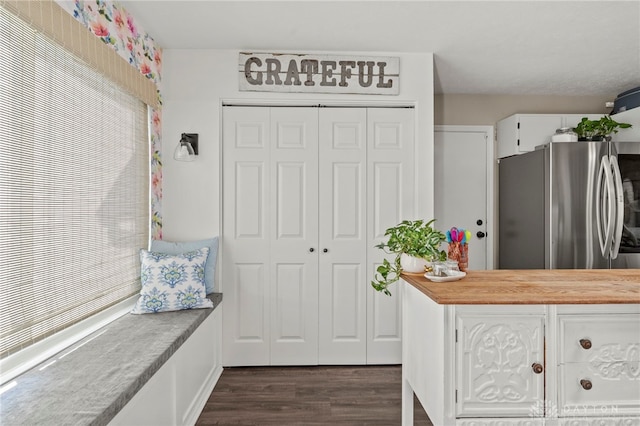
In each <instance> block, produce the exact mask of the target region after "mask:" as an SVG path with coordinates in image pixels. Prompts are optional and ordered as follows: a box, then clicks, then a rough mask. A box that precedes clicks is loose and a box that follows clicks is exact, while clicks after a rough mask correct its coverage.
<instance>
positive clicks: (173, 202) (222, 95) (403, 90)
mask: <svg viewBox="0 0 640 426" xmlns="http://www.w3.org/2000/svg"><path fill="white" fill-rule="evenodd" d="M238 53H239V51H236V50H165V51H164V53H163V89H164V90H163V113H162V141H163V147H162V162H163V168H162V170H163V172H162V174H163V184H162V187H163V200H162V207H161V209H162V215H163V238H164V239H165V240H176V241H177V240H183V241H187V240H193V239H201V238H206V237H211V236H214V235H218V234H219V232H220V229H221V217H220V212H221V205H220V203H221V193H220V188H221V185H220V176H221V173H220V172H221V163H220V161H221V149H220V145H221V144H220V135H221V127H220V123H221V115H222V102H226V103H229V102H233V101H242V102H256V103H264V104H268V103H270V102H273V103H279V104H282V103H286V102H289V101H290V102H291V103H292V104H295V103H304V102H307V103H309V102H311V101H319V102H323V103H335V104H341V103H353V104H358V105H394V104H395V105H397V104H402V105H414V106H415V114H416V132H415V135H416V142H417V143H416V146H417V148H416V165H417V170H419V173H420V176H419V181H420V182H422V184H421V185H419V187H418V188H417V189H416V193H417V196H416V199H417V200H418V208H417V212H418V215H419V216H421V217H423V218H431V217H433V55H432V54H431V53H420V54H414V53H398V52H394V53H390V52H366V53H363V52H360V53H358V52H330V53H335V54H340V55H345V54H346V55H368V56H397V57H400V74H401V75H400V94H399V95H398V96H385V95H336V94H301V93H289V94H286V93H259V92H240V91H238V75H237V70H238ZM298 53H323V52H298ZM181 133H198V134H199V144H200V145H199V151H200V152H199V156H198V159H197V160H196V161H195V162H192V163H180V162H177V161H175V160H173V150H174V149H175V147H176V145H177V143H178V140H179V139H180V134H181ZM418 194H419V196H418Z"/></svg>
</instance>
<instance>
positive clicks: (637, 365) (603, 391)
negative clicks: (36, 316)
mask: <svg viewBox="0 0 640 426" xmlns="http://www.w3.org/2000/svg"><path fill="white" fill-rule="evenodd" d="M558 373H559V384H558V386H559V387H558V397H559V407H558V408H559V415H560V416H562V417H583V416H584V417H586V416H589V417H592V416H595V417H597V416H621V415H625V414H634V415H637V414H640V362H638V361H633V362H631V361H627V362H625V361H615V360H613V358H608V359H602V360H599V361H598V362H580V363H568V364H564V365H560V366H559V369H558Z"/></svg>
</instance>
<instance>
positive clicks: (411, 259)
mask: <svg viewBox="0 0 640 426" xmlns="http://www.w3.org/2000/svg"><path fill="white" fill-rule="evenodd" d="M434 222H435V219H432V220H430V221H429V222H424V221H423V220H414V221H409V220H404V221H402V222H400V223H399V224H398V225H396V226H393V227H391V228H389V229H387V230H386V231H385V233H384V235H385V237H388V240H387V242H382V243H380V244H378V245H376V248H379V249H381V250H384V251H385V252H386V253H389V254H392V253H393V254H395V255H396V257H395V259H394V260H393V262H389V261H388V260H387V259H384V260H383V262H382V265H380V266H378V268H377V269H376V273H375V275H374V280H373V281H372V282H371V285H372V286H373V288H374V289H376V290H377V291H382V292H384V294H386V295H387V296H391V292H390V291H389V288H388V287H389V285H390V284H393V283H394V282H396V281H398V280H399V279H400V274H401V273H402V272H403V271H404V272H409V273H421V274H424V272H425V266H426V265H427V264H428V262H433V261H437V260H445V259H446V258H447V254H446V252H445V251H444V250H440V245H441V244H442V242H443V241H444V240H445V238H446V237H445V235H444V234H443V233H442V232H440V231H437V230H436V229H435V228H433V223H434Z"/></svg>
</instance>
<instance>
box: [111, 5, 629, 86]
mask: <svg viewBox="0 0 640 426" xmlns="http://www.w3.org/2000/svg"><path fill="white" fill-rule="evenodd" d="M118 3H120V4H121V5H122V6H124V8H125V9H127V10H128V11H129V12H130V13H131V14H132V15H133V16H134V17H135V18H136V20H137V22H138V23H139V25H140V26H142V27H143V29H144V30H145V31H146V32H147V33H149V34H150V35H151V36H152V37H153V38H154V39H155V41H156V43H157V44H158V45H159V46H160V47H162V48H163V49H165V50H166V49H237V50H239V51H240V50H243V51H253V52H259V51H262V52H279V51H295V52H296V53H308V52H311V51H331V52H340V51H350V52H355V51H372V52H385V53H392V52H433V53H434V64H435V74H436V75H435V80H436V81H435V90H436V93H446V94H454V93H458V94H540V95H549V94H560V95H609V96H613V95H615V94H617V93H620V92H622V91H624V90H628V89H630V88H633V87H636V86H640V0H631V1H539V0H535V1H455V0H448V1H426V0H422V1H376V0H366V1H350V0H342V1H318V0H316V1H312V0H298V1H269V0H262V1H242V0H235V1H219V0H200V1H188V0H181V1H176V0H126V1H119V2H118ZM401 66H402V65H401Z"/></svg>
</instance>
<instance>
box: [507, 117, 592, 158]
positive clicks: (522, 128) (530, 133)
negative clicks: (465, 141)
mask: <svg viewBox="0 0 640 426" xmlns="http://www.w3.org/2000/svg"><path fill="white" fill-rule="evenodd" d="M582 117H587V118H589V119H590V120H597V119H600V117H602V114H514V115H511V116H509V117H507V118H504V119H502V120H500V121H498V124H497V132H496V133H497V141H498V150H497V151H498V158H504V157H509V156H512V155H518V154H522V153H524V152H529V151H533V150H534V149H535V147H536V146H538V145H544V144H546V143H548V142H549V141H550V140H551V136H552V135H553V134H554V133H555V132H556V129H559V128H560V127H575V126H576V125H577V124H578V123H579V122H580V120H582Z"/></svg>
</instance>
